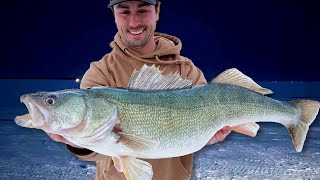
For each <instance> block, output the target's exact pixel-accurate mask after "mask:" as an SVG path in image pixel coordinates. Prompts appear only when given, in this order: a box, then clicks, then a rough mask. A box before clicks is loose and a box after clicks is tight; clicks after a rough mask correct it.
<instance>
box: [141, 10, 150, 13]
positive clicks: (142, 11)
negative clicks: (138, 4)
mask: <svg viewBox="0 0 320 180" xmlns="http://www.w3.org/2000/svg"><path fill="white" fill-rule="evenodd" d="M139 12H140V13H146V12H148V10H140V11H139Z"/></svg>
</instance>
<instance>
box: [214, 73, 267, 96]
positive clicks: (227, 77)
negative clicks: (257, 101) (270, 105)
mask: <svg viewBox="0 0 320 180" xmlns="http://www.w3.org/2000/svg"><path fill="white" fill-rule="evenodd" d="M211 83H220V84H230V85H235V86H241V87H244V88H247V89H251V90H253V91H255V92H258V93H261V94H263V95H265V94H272V93H273V92H272V91H271V90H269V89H266V88H263V87H261V86H260V85H258V84H257V83H256V82H254V81H253V80H252V79H251V78H250V77H248V76H246V75H244V74H243V73H242V72H240V71H239V70H238V69H236V68H232V69H227V70H226V71H224V72H222V73H221V74H219V75H218V76H217V77H216V78H214V79H213V80H212V81H211Z"/></svg>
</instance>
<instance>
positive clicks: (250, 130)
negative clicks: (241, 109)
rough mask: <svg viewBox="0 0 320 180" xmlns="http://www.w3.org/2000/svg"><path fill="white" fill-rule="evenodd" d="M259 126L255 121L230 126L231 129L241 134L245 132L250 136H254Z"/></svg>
mask: <svg viewBox="0 0 320 180" xmlns="http://www.w3.org/2000/svg"><path fill="white" fill-rule="evenodd" d="M259 128H260V126H259V125H258V124H257V123H254V122H253V123H247V124H242V125H240V126H235V127H232V130H233V131H235V132H238V133H241V134H245V135H248V136H251V137H255V136H256V135H257V132H258V130H259Z"/></svg>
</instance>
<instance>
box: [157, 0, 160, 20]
mask: <svg viewBox="0 0 320 180" xmlns="http://www.w3.org/2000/svg"><path fill="white" fill-rule="evenodd" d="M160 6H161V2H158V6H157V21H158V20H159V18H160Z"/></svg>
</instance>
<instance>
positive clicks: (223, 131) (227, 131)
mask: <svg viewBox="0 0 320 180" xmlns="http://www.w3.org/2000/svg"><path fill="white" fill-rule="evenodd" d="M221 131H222V133H223V134H224V136H227V135H228V134H230V132H231V127H230V126H225V127H223V128H222V129H221Z"/></svg>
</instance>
